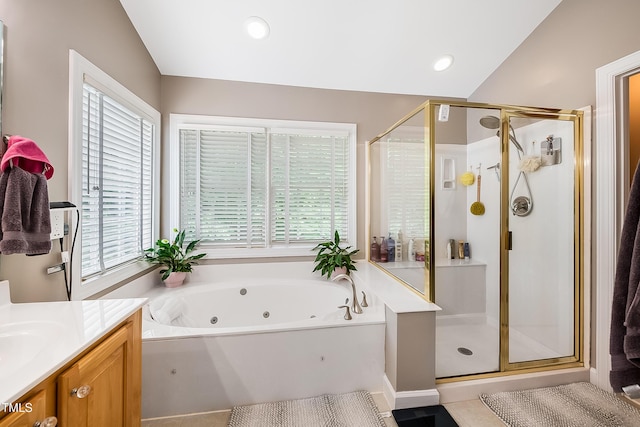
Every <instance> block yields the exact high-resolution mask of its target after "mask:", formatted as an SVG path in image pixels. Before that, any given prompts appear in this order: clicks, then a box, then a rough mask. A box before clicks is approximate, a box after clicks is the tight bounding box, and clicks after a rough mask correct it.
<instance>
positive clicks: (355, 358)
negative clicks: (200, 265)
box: [142, 278, 385, 418]
mask: <svg viewBox="0 0 640 427" xmlns="http://www.w3.org/2000/svg"><path fill="white" fill-rule="evenodd" d="M357 285H358V293H359V294H360V298H361V297H362V294H361V290H365V292H367V300H368V302H369V304H370V306H369V307H367V308H365V309H364V313H363V314H352V316H353V319H352V320H345V319H344V312H345V310H344V309H339V308H338V306H339V305H343V304H344V303H345V300H346V299H347V298H349V299H351V286H350V285H349V284H348V283H347V282H345V281H343V282H340V283H333V282H327V281H326V280H324V279H294V278H291V279H269V278H262V279H260V280H257V279H255V278H252V279H233V278H227V279H224V280H223V281H220V280H215V281H214V282H213V283H206V282H204V281H200V282H193V283H189V284H188V285H185V286H183V287H182V288H177V289H167V288H160V287H157V288H154V289H153V290H151V291H150V292H148V293H147V294H146V295H144V296H145V297H148V298H149V302H148V303H147V304H146V305H145V306H144V307H143V331H142V337H143V344H142V347H143V351H142V358H143V363H142V366H143V369H142V388H143V392H142V415H143V418H153V417H161V416H170V415H179V414H187V413H195V412H206V411H214V410H221V409H229V408H231V407H233V406H235V405H243V404H252V403H259V402H266V401H274V400H283V399H296V398H304V397H310V396H316V395H320V394H324V393H343V392H348V391H353V390H368V391H371V392H377V391H381V389H382V378H383V376H384V339H385V337H384V334H385V314H384V304H382V303H381V302H380V301H379V300H378V299H377V298H376V296H375V295H373V294H371V295H370V294H369V292H368V291H367V289H366V288H364V287H363V286H362V284H359V283H357ZM167 302H170V304H171V310H170V311H172V312H173V314H172V315H171V316H168V317H167V316H164V315H162V316H160V315H158V307H162V306H163V305H164V304H166V303H167ZM176 307H179V310H178V311H179V312H180V315H179V316H178V317H176V318H173V319H171V320H170V321H167V319H169V318H171V317H173V316H175V312H176ZM152 312H155V313H156V317H158V318H164V322H159V321H158V319H155V318H154V317H153V316H152ZM161 314H162V313H161Z"/></svg>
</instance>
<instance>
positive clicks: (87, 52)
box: [0, 0, 160, 301]
mask: <svg viewBox="0 0 640 427" xmlns="http://www.w3.org/2000/svg"><path fill="white" fill-rule="evenodd" d="M0 20H2V21H3V23H4V25H5V33H4V35H5V53H4V71H5V76H4V96H3V99H2V124H3V126H2V132H3V133H5V134H6V133H9V134H19V135H23V136H25V137H28V138H31V139H33V140H34V141H36V143H37V144H38V145H39V146H40V147H41V148H42V149H43V151H44V152H45V153H46V154H47V157H48V158H49V160H50V161H51V163H52V165H53V166H54V169H55V173H54V176H53V178H52V179H51V180H49V182H48V185H49V198H50V200H51V201H60V200H67V199H68V195H67V189H68V179H67V174H68V165H67V146H68V142H67V140H68V131H67V128H68V126H69V113H68V111H69V95H68V92H69V49H74V50H76V51H77V52H79V53H80V54H81V55H83V56H84V57H85V58H87V59H88V60H89V61H91V62H93V63H94V64H95V65H97V66H98V67H100V68H101V69H102V70H104V71H105V72H106V73H108V74H109V75H111V77H113V78H115V79H116V80H118V81H119V82H120V83H122V84H123V85H124V86H126V87H127V88H128V89H130V90H131V91H133V92H134V93H136V94H137V95H138V96H140V97H141V98H142V99H144V100H145V101H146V102H148V103H149V104H151V105H152V106H154V107H155V108H157V109H158V108H160V73H159V71H158V69H157V67H156V66H155V64H154V63H153V61H152V60H151V57H150V55H149V53H148V52H147V50H146V49H145V47H144V45H143V44H142V42H141V41H140V38H139V37H138V34H137V33H136V31H135V30H134V28H133V26H132V25H131V23H130V21H129V18H128V17H127V15H126V14H125V12H124V10H123V9H122V6H121V5H120V2H118V1H117V0H91V1H87V0H56V1H49V0H29V1H24V0H2V1H0ZM54 248H55V250H56V251H55V252H52V253H51V254H49V255H43V256H38V257H26V256H25V255H3V256H0V278H2V279H7V280H9V281H10V283H11V297H12V299H13V300H14V301H46V300H58V299H65V298H66V295H65V291H64V281H63V276H62V275H61V274H60V273H58V274H55V275H52V276H47V275H46V273H45V270H46V267H47V266H49V265H53V264H56V263H58V262H59V256H60V255H59V252H58V248H59V246H58V244H57V242H56V244H55V245H54ZM77 253H78V252H76V254H77Z"/></svg>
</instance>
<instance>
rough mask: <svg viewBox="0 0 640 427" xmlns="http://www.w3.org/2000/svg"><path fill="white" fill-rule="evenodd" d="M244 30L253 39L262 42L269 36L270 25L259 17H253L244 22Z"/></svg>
mask: <svg viewBox="0 0 640 427" xmlns="http://www.w3.org/2000/svg"><path fill="white" fill-rule="evenodd" d="M244 28H245V29H246V30H247V33H248V34H249V36H250V37H251V38H254V39H256V40H261V39H265V38H267V36H268V35H269V24H267V21H265V20H264V19H262V18H260V17H258V16H252V17H250V18H248V19H247V20H246V21H245V22H244Z"/></svg>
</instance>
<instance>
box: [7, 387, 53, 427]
mask: <svg viewBox="0 0 640 427" xmlns="http://www.w3.org/2000/svg"><path fill="white" fill-rule="evenodd" d="M46 398H47V397H46V391H45V390H41V391H40V392H38V393H36V395H34V396H33V397H32V398H30V399H27V400H26V401H24V402H20V404H16V406H14V407H12V408H11V409H10V410H11V411H12V412H11V413H10V414H9V415H7V416H5V417H3V418H2V419H1V420H0V427H32V426H33V425H35V424H36V423H37V422H39V423H41V424H40V425H42V426H43V427H44V426H55V425H56V424H55V417H49V418H46V422H45V416H46V409H47V408H46Z"/></svg>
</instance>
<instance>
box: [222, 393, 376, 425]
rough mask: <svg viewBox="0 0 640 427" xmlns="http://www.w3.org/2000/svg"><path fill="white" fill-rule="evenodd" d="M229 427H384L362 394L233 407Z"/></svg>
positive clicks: (369, 397) (364, 394) (372, 403)
mask: <svg viewBox="0 0 640 427" xmlns="http://www.w3.org/2000/svg"><path fill="white" fill-rule="evenodd" d="M228 426H229V427H356V426H357V427H385V423H384V421H383V419H382V417H381V416H380V414H379V413H378V408H377V407H376V404H375V403H374V401H373V397H371V395H370V394H369V393H368V392H366V391H356V392H353V393H345V394H325V395H322V396H318V397H310V398H308V399H297V400H284V401H281V402H270V403H260V404H257V405H247V406H236V407H234V408H233V410H232V411H231V416H230V417H229V424H228Z"/></svg>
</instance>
